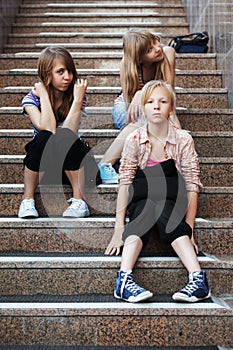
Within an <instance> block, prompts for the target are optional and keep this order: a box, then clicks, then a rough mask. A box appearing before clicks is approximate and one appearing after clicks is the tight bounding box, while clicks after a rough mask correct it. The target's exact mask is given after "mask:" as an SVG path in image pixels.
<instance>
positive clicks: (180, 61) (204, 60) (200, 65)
mask: <svg viewBox="0 0 233 350" xmlns="http://www.w3.org/2000/svg"><path fill="white" fill-rule="evenodd" d="M9 58H10V59H9ZM121 58H122V54H119V55H110V54H109V55H108V57H106V56H105V55H103V56H102V55H101V57H98V55H96V56H94V57H92V56H86V57H84V58H83V57H81V55H80V57H77V58H74V61H75V64H76V66H77V67H78V68H83V69H111V68H113V69H119V66H120V60H121ZM37 61H38V56H37V57H35V58H31V57H30V54H29V55H28V57H25V58H20V57H17V56H16V57H15V56H13V57H12V55H10V56H9V55H5V57H4V56H1V57H0V67H1V69H14V68H36V66H37ZM176 67H177V69H182V70H185V69H188V70H190V69H197V70H200V69H202V70H204V69H211V70H214V69H216V60H215V57H213V58H211V57H208V55H207V56H206V55H201V56H199V57H197V58H193V56H192V57H188V56H186V57H184V56H183V57H181V56H178V57H177V59H176Z"/></svg>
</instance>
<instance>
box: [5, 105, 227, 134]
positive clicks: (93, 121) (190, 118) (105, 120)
mask: <svg viewBox="0 0 233 350" xmlns="http://www.w3.org/2000/svg"><path fill="white" fill-rule="evenodd" d="M110 113H111V112H110V111H109V112H104V111H103V112H102V113H95V112H93V113H91V112H89V111H88V109H87V115H88V118H82V128H83V129H102V128H106V129H113V128H114V126H113V123H112V118H111V114H110ZM177 115H178V118H179V120H180V122H181V125H182V128H183V129H186V130H191V131H203V130H205V131H229V130H233V116H232V115H231V114H224V112H223V113H219V114H218V113H215V114H214V113H211V111H210V112H209V114H207V113H206V114H205V110H203V113H201V114H199V113H198V112H196V113H194V114H189V113H188V112H187V111H186V112H185V113H182V111H177ZM0 125H1V127H2V128H3V129H30V122H29V119H28V118H26V117H24V116H22V115H21V113H18V112H17V113H12V114H10V113H1V114H0Z"/></svg>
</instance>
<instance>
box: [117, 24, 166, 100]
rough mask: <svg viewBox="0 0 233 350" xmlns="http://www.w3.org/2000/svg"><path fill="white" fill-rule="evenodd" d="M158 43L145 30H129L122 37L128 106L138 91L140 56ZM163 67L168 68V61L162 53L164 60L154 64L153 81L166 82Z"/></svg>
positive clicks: (154, 37) (155, 36)
mask: <svg viewBox="0 0 233 350" xmlns="http://www.w3.org/2000/svg"><path fill="white" fill-rule="evenodd" d="M155 41H160V37H159V36H158V35H156V34H153V33H151V32H150V31H147V30H140V29H137V28H133V29H130V30H129V31H127V32H126V33H125V34H124V36H123V49H124V72H125V91H126V92H125V94H126V96H124V98H125V102H126V106H128V105H129V104H130V102H131V101H132V98H133V96H134V95H135V93H136V92H137V91H138V89H139V85H138V69H139V68H140V64H141V60H142V56H143V55H144V54H145V53H147V51H148V49H149V48H150V47H151V44H152V43H154V42H155ZM165 66H168V67H170V63H169V60H168V58H167V56H166V54H165V52H164V58H163V59H162V60H161V61H159V62H157V63H156V72H155V77H154V79H156V80H158V79H160V80H165V81H166V80H167V77H166V74H165Z"/></svg>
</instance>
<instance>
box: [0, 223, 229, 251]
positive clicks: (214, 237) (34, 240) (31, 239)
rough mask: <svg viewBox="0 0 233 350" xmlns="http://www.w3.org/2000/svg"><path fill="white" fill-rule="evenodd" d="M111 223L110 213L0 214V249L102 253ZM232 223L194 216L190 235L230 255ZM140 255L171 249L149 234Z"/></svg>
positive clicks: (207, 248) (202, 246)
mask: <svg viewBox="0 0 233 350" xmlns="http://www.w3.org/2000/svg"><path fill="white" fill-rule="evenodd" d="M114 224H115V217H114V216H109V217H103V216H100V217H96V216H95V217H94V216H93V217H88V218H81V219H72V218H70V219H64V218H61V217H56V218H52V217H50V218H46V217H43V218H42V217H41V218H38V219H19V218H17V217H9V216H8V217H1V219H0V238H1V239H0V242H1V243H0V252H1V254H4V253H7V252H8V253H9V254H10V253H12V254H13V252H14V253H16V252H18V253H22V254H23V253H25V252H27V253H41V252H44V253H70V254H77V253H80V254H81V253H82V254H84V253H85V254H87V253H88V254H90V253H99V254H100V253H101V254H103V252H104V251H105V249H106V245H107V242H110V239H111V236H112V234H113V230H114ZM232 226H233V218H207V219H202V218H200V217H197V218H196V220H195V230H194V236H195V241H196V243H197V245H198V248H199V251H200V252H202V253H205V254H209V255H216V256H218V257H220V256H223V257H224V256H227V255H229V256H230V255H232V253H233V244H232V239H233V236H232ZM143 254H144V255H148V256H159V255H160V256H161V255H163V256H170V255H171V256H174V252H173V250H172V248H171V247H170V246H167V245H165V244H163V243H162V242H161V241H160V239H159V237H158V235H154V236H152V237H151V240H150V243H149V244H148V246H147V247H146V248H145V249H144V252H143Z"/></svg>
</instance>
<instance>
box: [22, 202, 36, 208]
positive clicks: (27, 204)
mask: <svg viewBox="0 0 233 350" xmlns="http://www.w3.org/2000/svg"><path fill="white" fill-rule="evenodd" d="M23 204H24V209H25V210H31V209H33V208H34V202H33V200H27V201H24V202H23Z"/></svg>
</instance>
